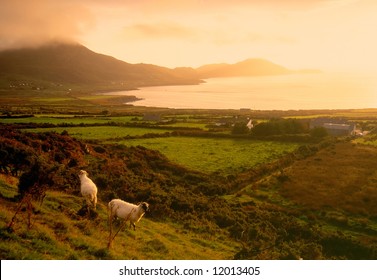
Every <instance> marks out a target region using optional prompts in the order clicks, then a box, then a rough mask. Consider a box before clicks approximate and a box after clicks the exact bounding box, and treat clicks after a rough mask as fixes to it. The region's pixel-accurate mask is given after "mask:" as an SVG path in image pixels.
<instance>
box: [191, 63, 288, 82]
mask: <svg viewBox="0 0 377 280" xmlns="http://www.w3.org/2000/svg"><path fill="white" fill-rule="evenodd" d="M196 71H197V72H198V74H199V76H200V78H202V79H207V78H216V77H236V76H263V75H284V74H291V73H293V72H294V71H292V70H289V69H287V68H285V67H283V66H280V65H278V64H275V63H272V62H270V61H268V60H264V59H247V60H244V61H241V62H238V63H235V64H227V63H221V64H208V65H204V66H201V67H199V68H197V69H196Z"/></svg>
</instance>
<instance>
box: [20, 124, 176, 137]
mask: <svg viewBox="0 0 377 280" xmlns="http://www.w3.org/2000/svg"><path fill="white" fill-rule="evenodd" d="M25 131H30V132H36V133H41V132H49V131H54V132H56V133H62V132H63V131H67V132H68V133H69V135H70V136H72V137H75V138H78V139H86V140H106V139H111V138H118V137H126V136H142V135H145V134H148V133H156V134H163V133H165V132H169V131H170V130H165V129H158V128H141V127H119V126H91V127H55V128H33V129H25Z"/></svg>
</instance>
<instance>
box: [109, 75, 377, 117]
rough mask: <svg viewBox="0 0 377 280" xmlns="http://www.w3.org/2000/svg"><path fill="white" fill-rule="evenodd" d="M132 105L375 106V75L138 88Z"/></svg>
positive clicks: (261, 78)
mask: <svg viewBox="0 0 377 280" xmlns="http://www.w3.org/2000/svg"><path fill="white" fill-rule="evenodd" d="M109 94H113V95H133V96H136V97H137V98H139V99H140V100H138V101H135V102H132V103H130V104H133V105H135V106H148V107H164V108H177V109H251V110H316V109H321V110H322V109H366V108H377V75H375V76H374V75H365V74H349V73H323V72H321V73H315V74H313V73H311V74H290V75H276V76H254V77H230V78H211V79H206V80H204V82H203V83H201V84H198V85H180V86H156V87H143V88H140V89H139V90H134V91H120V92H112V93H109Z"/></svg>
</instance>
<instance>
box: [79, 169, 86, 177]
mask: <svg viewBox="0 0 377 280" xmlns="http://www.w3.org/2000/svg"><path fill="white" fill-rule="evenodd" d="M84 175H86V176H88V172H86V171H85V170H80V172H79V177H81V176H84Z"/></svg>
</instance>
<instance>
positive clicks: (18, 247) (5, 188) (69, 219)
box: [0, 117, 377, 259]
mask: <svg viewBox="0 0 377 280" xmlns="http://www.w3.org/2000/svg"><path fill="white" fill-rule="evenodd" d="M84 119H85V118H84ZM118 120H120V121H125V122H128V121H130V119H129V117H127V118H126V117H119V119H118ZM132 120H133V121H135V119H134V118H132ZM84 122H88V123H90V124H92V123H91V118H90V117H89V118H87V119H85V120H84ZM35 125H37V124H36V123H34V124H33V126H35ZM39 125H40V126H45V125H46V124H39ZM17 126H18V125H16V124H14V125H1V131H0V132H1V133H0V140H1V141H0V156H1V159H2V161H1V166H0V173H1V174H2V175H1V176H0V193H1V195H0V200H1V204H0V208H1V216H0V233H1V234H0V239H1V241H2V242H1V246H0V255H1V257H2V258H4V259H24V258H26V259H233V258H235V259H298V258H304V259H376V258H377V247H376V244H377V242H376V241H377V240H376V236H377V220H376V209H375V206H374V204H373V202H374V200H375V199H374V198H375V197H376V190H377V188H376V174H375V172H374V171H373V170H374V169H373V167H374V166H375V164H376V158H377V148H376V147H374V146H367V145H365V143H368V142H365V143H362V142H361V141H359V142H360V144H352V143H351V142H350V140H351V139H347V138H344V139H332V138H324V139H323V140H322V141H321V142H318V143H305V142H302V143H301V144H300V145H299V146H295V147H293V146H292V148H293V150H287V151H286V152H283V153H276V151H275V154H273V153H272V150H271V149H272V148H271V147H270V148H269V147H268V145H267V144H269V143H270V144H271V140H269V141H267V140H266V139H265V140H259V141H255V140H253V139H246V138H244V139H243V140H241V139H239V138H237V137H238V136H237V135H236V136H234V137H235V139H233V140H231V139H229V137H231V136H230V135H226V137H225V138H219V139H218V141H219V142H218V145H217V148H218V150H221V149H219V147H227V146H229V145H231V144H230V143H229V141H234V143H233V144H236V143H238V144H239V140H241V142H242V143H244V144H245V145H246V146H245V147H244V148H245V149H247V146H248V145H249V146H250V147H249V148H250V150H256V147H255V146H253V145H255V143H256V142H258V143H260V144H261V146H263V144H264V146H265V148H266V149H265V153H266V154H269V153H268V152H267V150H268V149H270V156H271V157H269V158H266V159H264V160H263V161H262V162H260V163H259V164H257V165H250V166H249V168H246V169H242V168H239V169H238V170H237V171H236V170H234V173H233V174H232V175H231V176H230V175H228V174H225V173H220V172H215V173H211V172H204V171H205V170H204V169H203V170H199V171H198V170H194V169H192V167H191V168H188V167H189V164H187V163H184V162H183V163H181V164H180V165H177V164H175V163H174V161H173V159H174V154H176V156H177V155H179V154H182V151H183V150H184V151H185V152H186V153H187V152H189V149H187V148H182V149H181V150H179V149H176V151H175V152H173V154H172V155H168V154H167V156H165V155H163V154H162V153H160V152H158V151H156V150H150V149H147V148H146V147H144V146H130V145H128V146H125V145H123V144H122V143H120V142H114V140H113V141H110V142H111V143H107V144H106V143H104V142H103V141H99V140H98V139H97V140H95V139H94V138H92V139H91V140H90V141H88V140H86V139H88V138H85V137H83V138H82V139H81V140H78V139H75V138H72V137H71V136H70V135H69V133H67V131H64V130H63V131H61V132H59V133H54V132H51V131H46V130H44V131H43V132H41V131H39V132H38V133H35V132H30V131H26V130H24V129H22V130H18V129H17ZM25 126H26V124H22V125H21V124H20V125H19V127H20V128H25ZM29 126H31V125H30V124H29ZM55 128H56V127H54V126H52V127H50V128H49V129H50V130H54V129H55ZM72 128H73V127H72ZM79 128H80V129H81V128H82V127H79ZM83 128H85V127H83ZM45 129H46V128H45ZM85 129H87V128H85ZM119 129H120V130H122V129H123V127H122V126H121V125H120V126H119ZM132 129H134V128H132ZM149 129H152V128H151V127H150V128H149ZM190 133H192V132H190ZM195 133H196V131H195ZM205 133H206V134H204V136H205V137H202V138H201V137H199V135H201V133H199V134H193V135H196V136H195V137H194V136H192V137H191V138H188V139H191V142H195V141H196V142H197V143H201V145H199V146H200V147H202V146H203V141H207V140H209V139H208V138H207V137H208V131H206V132H205ZM216 133H217V132H215V133H214V134H213V135H215V134H216ZM183 135H185V134H183ZM177 136H179V134H177V135H176V136H175V137H169V138H166V137H165V138H156V139H157V140H159V141H161V143H163V142H165V146H167V147H173V144H174V143H180V141H185V139H186V138H187V137H183V136H179V137H177ZM202 136H203V135H202ZM137 137H139V138H140V139H136V140H138V141H139V140H143V138H144V140H146V141H147V142H148V141H150V140H153V141H154V140H155V138H153V137H152V138H150V139H147V138H146V137H145V136H143V135H139V136H137ZM373 137H374V136H373V134H372V133H371V135H370V139H373ZM170 138H171V139H170ZM276 139H284V137H283V138H276ZM165 140H172V141H173V140H174V141H173V142H169V141H165ZM202 140H203V141H202ZM200 141H202V142H200ZM213 141H214V140H213V139H212V140H211V141H209V142H212V144H213V143H214V142H213ZM221 141H224V142H223V143H222V142H221ZM126 142H127V141H126ZM181 143H182V142H181ZM224 143H225V144H224ZM226 143H227V144H226ZM361 143H362V144H361ZM139 144H141V142H140V143H139ZM223 144H224V145H223ZM283 144H288V143H283V142H281V143H279V142H276V140H275V142H274V145H276V147H279V146H280V147H281V145H283ZM143 145H144V144H143ZM288 145H289V144H288ZM145 146H147V145H146V144H145ZM199 146H198V147H199ZM241 146H242V145H241ZM229 147H230V146H229ZM238 147H240V146H238ZM150 148H152V146H151V147H150ZM153 148H154V149H159V150H161V151H162V150H163V149H164V145H162V146H161V145H160V146H158V145H157V146H154V147H153ZM202 148H203V150H207V149H208V147H207V148H206V146H205V145H204V146H203V147H202ZM233 148H236V146H234V147H233ZM194 150H195V149H194ZM217 152H218V151H217ZM220 152H221V153H223V154H224V151H220ZM240 153H242V151H238V152H237V154H233V155H232V156H231V157H235V158H236V157H238V156H239V154H240ZM259 153H261V152H258V153H257V154H259ZM170 159H172V160H170ZM206 162H208V161H207V159H206V157H202V164H203V166H204V165H205V163H206ZM211 165H213V163H211ZM219 165H223V163H222V162H221V161H219ZM80 169H85V170H87V171H88V172H89V174H90V177H91V178H92V179H93V180H94V182H96V184H97V186H98V188H99V202H100V203H99V207H98V209H97V211H96V212H94V214H93V215H92V216H87V215H85V213H84V212H83V209H82V206H83V199H82V197H81V195H80V193H79V182H78V178H77V174H78V171H79V170H80ZM199 169H200V168H199ZM334 174H336V175H334ZM25 179H26V180H25ZM35 190H38V191H40V193H42V194H43V193H44V192H45V193H46V197H45V198H44V200H43V203H42V204H41V205H40V204H39V203H37V202H34V207H35V210H34V211H33V212H32V216H31V228H30V229H28V227H27V225H28V219H27V217H28V216H27V214H28V211H27V208H26V206H25V205H24V206H23V207H22V208H21V209H22V211H21V212H19V214H18V215H17V217H16V223H15V224H14V225H13V226H12V227H11V230H9V228H8V225H9V224H10V222H11V220H12V216H13V215H14V213H15V212H16V209H17V207H18V206H19V204H20V202H21V201H22V200H20V199H21V197H22V195H25V194H26V195H27V194H28V193H32V192H31V191H35ZM34 193H35V192H34ZM114 197H119V198H122V199H125V200H127V201H130V202H134V203H137V202H140V201H147V202H148V203H149V204H150V208H151V211H150V212H149V213H148V214H147V215H146V216H145V218H143V219H142V220H141V222H140V224H139V228H137V231H136V232H133V231H130V230H125V231H122V232H121V233H120V235H119V236H118V237H117V238H116V239H115V243H114V244H118V245H119V246H118V247H115V246H114V248H113V249H112V250H107V248H106V245H107V235H108V228H107V221H106V220H107V214H106V210H105V205H106V203H107V202H108V201H110V200H111V199H112V198H114ZM135 240H136V241H137V242H135ZM130 244H132V248H130Z"/></svg>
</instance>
